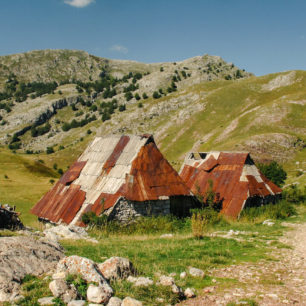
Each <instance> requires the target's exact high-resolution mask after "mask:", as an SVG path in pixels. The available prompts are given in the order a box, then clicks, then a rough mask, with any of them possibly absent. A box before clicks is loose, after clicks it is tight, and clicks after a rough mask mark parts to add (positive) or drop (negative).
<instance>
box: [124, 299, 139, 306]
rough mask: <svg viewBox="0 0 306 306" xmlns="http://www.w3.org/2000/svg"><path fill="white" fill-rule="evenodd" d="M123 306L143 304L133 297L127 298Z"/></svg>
mask: <svg viewBox="0 0 306 306" xmlns="http://www.w3.org/2000/svg"><path fill="white" fill-rule="evenodd" d="M121 306H142V303H141V302H140V301H137V300H135V299H133V298H131V297H126V298H124V300H123V301H122V304H121Z"/></svg>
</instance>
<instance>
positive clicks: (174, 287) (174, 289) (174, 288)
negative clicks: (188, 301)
mask: <svg viewBox="0 0 306 306" xmlns="http://www.w3.org/2000/svg"><path fill="white" fill-rule="evenodd" d="M171 291H172V293H174V294H181V293H182V289H181V288H180V287H178V286H177V285H175V284H173V285H172V286H171Z"/></svg>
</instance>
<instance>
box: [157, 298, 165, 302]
mask: <svg viewBox="0 0 306 306" xmlns="http://www.w3.org/2000/svg"><path fill="white" fill-rule="evenodd" d="M156 302H158V303H163V302H164V299H163V298H156Z"/></svg>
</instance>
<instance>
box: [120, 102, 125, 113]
mask: <svg viewBox="0 0 306 306" xmlns="http://www.w3.org/2000/svg"><path fill="white" fill-rule="evenodd" d="M125 110H126V106H125V104H121V105H119V112H124V111H125Z"/></svg>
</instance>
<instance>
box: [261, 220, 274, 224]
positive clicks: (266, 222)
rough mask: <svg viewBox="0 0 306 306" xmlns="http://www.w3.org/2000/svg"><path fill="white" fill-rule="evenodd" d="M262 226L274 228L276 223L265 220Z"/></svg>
mask: <svg viewBox="0 0 306 306" xmlns="http://www.w3.org/2000/svg"><path fill="white" fill-rule="evenodd" d="M262 224H264V225H268V226H273V225H274V224H275V222H273V221H272V220H270V219H267V220H265V221H264V222H262Z"/></svg>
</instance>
